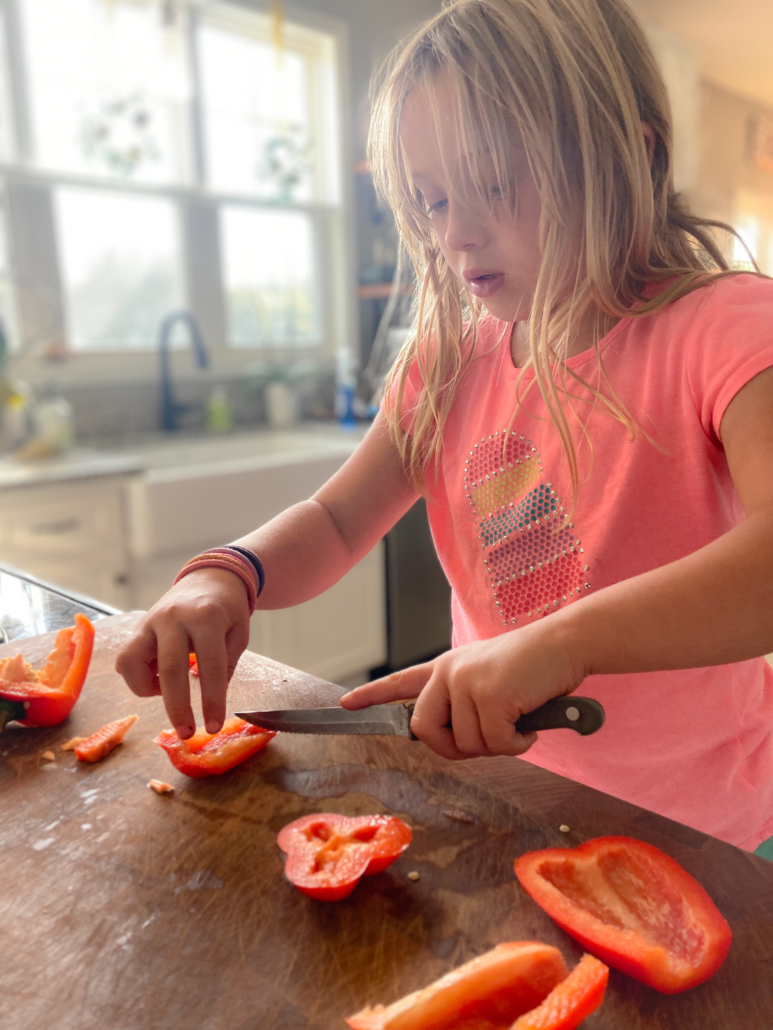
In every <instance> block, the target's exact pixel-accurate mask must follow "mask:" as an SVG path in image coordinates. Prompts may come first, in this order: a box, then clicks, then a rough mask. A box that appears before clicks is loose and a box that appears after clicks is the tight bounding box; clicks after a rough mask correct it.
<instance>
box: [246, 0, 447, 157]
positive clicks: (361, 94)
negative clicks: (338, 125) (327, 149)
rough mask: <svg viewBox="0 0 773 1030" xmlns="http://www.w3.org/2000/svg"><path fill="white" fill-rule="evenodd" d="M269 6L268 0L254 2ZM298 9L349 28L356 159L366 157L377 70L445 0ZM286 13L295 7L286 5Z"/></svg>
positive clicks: (359, 0)
mask: <svg viewBox="0 0 773 1030" xmlns="http://www.w3.org/2000/svg"><path fill="white" fill-rule="evenodd" d="M252 6H254V7H258V8H261V9H262V8H265V6H266V5H265V3H258V2H254V3H253V4H252ZM294 6H295V8H296V9H297V10H298V11H302V10H304V8H305V9H306V10H309V11H313V12H314V13H315V14H319V15H327V16H328V17H332V18H338V19H339V20H340V21H344V22H346V23H347V25H348V28H349V60H350V74H351V81H350V108H351V129H352V133H353V135H352V142H353V148H354V158H355V160H362V159H363V158H364V156H365V138H366V134H367V124H368V88H369V85H370V79H371V76H372V74H373V71H374V69H375V68H376V67H378V65H379V64H380V63H381V61H382V60H383V59H384V58H385V57H386V56H387V54H388V53H389V51H390V50H391V49H392V47H393V46H394V45H395V44H396V43H398V42H399V40H400V39H402V38H404V37H405V36H406V35H407V34H408V33H410V32H411V30H412V29H414V28H416V27H417V26H418V25H420V24H421V23H422V22H424V21H426V20H427V19H428V18H431V17H432V16H433V15H435V14H437V13H438V11H439V10H440V7H441V0H307V2H306V3H305V4H304V3H303V0H301V2H300V3H297V4H296V5H294ZM285 10H286V16H287V17H288V18H291V17H292V10H293V9H292V7H291V6H290V5H289V4H287V5H286V8H285Z"/></svg>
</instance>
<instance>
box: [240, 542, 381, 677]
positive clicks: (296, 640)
mask: <svg viewBox="0 0 773 1030" xmlns="http://www.w3.org/2000/svg"><path fill="white" fill-rule="evenodd" d="M249 649H250V651H256V652H257V653H258V654H263V655H265V656H266V657H267V658H273V659H274V660H275V661H279V662H284V663H285V664H286V665H292V666H293V667H294V668H296V669H303V671H304V672H310V673H312V675H314V676H321V677H322V678H323V679H327V680H334V681H335V680H341V679H344V678H345V677H347V676H351V675H353V674H355V673H360V672H363V671H365V670H368V669H372V668H375V667H377V666H379V665H382V664H383V663H384V661H385V660H386V604H385V584H384V552H383V545H382V544H379V545H378V547H376V548H374V550H373V551H371V553H370V554H368V555H366V556H365V558H363V559H362V561H360V562H358V563H357V565H355V566H354V568H353V569H350V570H349V572H348V573H347V574H346V575H345V576H344V577H343V579H341V580H339V582H338V583H336V584H335V586H333V587H331V588H330V589H329V590H326V591H325V593H324V594H320V596H319V597H315V598H312V600H311V601H306V602H305V603H304V604H299V605H297V606H296V607H294V608H282V609H279V610H278V611H269V612H261V611H258V612H255V614H254V615H253V617H252V625H251V629H250V643H249Z"/></svg>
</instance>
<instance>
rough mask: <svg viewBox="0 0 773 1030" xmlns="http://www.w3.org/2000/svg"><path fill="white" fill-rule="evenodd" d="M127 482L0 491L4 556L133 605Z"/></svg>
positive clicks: (107, 479)
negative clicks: (127, 525)
mask: <svg viewBox="0 0 773 1030" xmlns="http://www.w3.org/2000/svg"><path fill="white" fill-rule="evenodd" d="M126 481H127V477H122V476H101V477H96V478H94V479H78V480H70V481H67V482H64V483H61V482H59V483H46V484H43V485H39V486H30V487H19V488H18V489H4V490H2V491H0V561H4V562H6V563H7V564H9V565H13V566H15V567H16V568H19V569H21V570H23V571H25V572H29V573H31V574H32V575H33V576H38V577H39V578H41V579H45V580H47V581H48V582H50V583H53V584H55V585H57V586H60V587H62V588H64V589H65V590H67V589H69V590H74V591H77V592H78V593H81V594H85V595H87V596H88V597H93V598H95V599H96V600H98V601H103V602H104V603H105V604H108V605H111V606H112V607H114V608H120V609H122V610H125V609H127V608H130V607H131V603H132V594H131V564H130V556H129V552H128V546H127V527H126V501H125V484H126Z"/></svg>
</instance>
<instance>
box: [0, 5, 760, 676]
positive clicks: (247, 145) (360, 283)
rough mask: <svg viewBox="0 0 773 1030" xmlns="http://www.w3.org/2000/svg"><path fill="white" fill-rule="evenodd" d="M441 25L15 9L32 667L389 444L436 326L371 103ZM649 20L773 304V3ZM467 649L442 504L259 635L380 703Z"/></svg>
mask: <svg viewBox="0 0 773 1030" xmlns="http://www.w3.org/2000/svg"><path fill="white" fill-rule="evenodd" d="M439 6H440V3H439V0H389V2H388V3H386V2H383V0H308V2H307V3H306V4H305V5H304V4H302V3H299V4H297V5H292V6H291V5H290V4H284V3H280V2H277V0H275V2H271V0H266V2H259V0H249V2H248V0H229V2H219V0H0V566H2V567H4V568H5V570H6V571H5V572H3V571H0V629H2V631H3V632H4V633H5V635H6V637H9V638H14V637H17V636H22V635H26V634H28V633H30V632H35V631H42V629H43V628H45V627H46V625H47V623H46V621H45V617H44V616H45V612H44V611H43V610H42V609H43V608H44V607H45V605H46V604H47V603H49V602H48V601H46V597H48V596H49V595H46V594H44V593H40V592H39V591H37V588H36V586H35V584H34V580H36V579H41V580H43V581H45V582H47V583H49V584H53V585H54V586H55V587H56V588H58V589H59V590H61V591H63V592H64V593H67V594H71V595H72V594H74V595H75V596H76V597H84V598H86V599H89V600H90V601H91V602H93V603H95V604H96V606H97V607H100V606H101V607H102V608H103V609H104V610H105V611H109V610H113V609H117V610H131V609H145V608H148V607H150V606H151V605H152V604H153V603H154V602H155V601H156V600H157V599H158V598H159V597H160V596H161V594H162V593H163V592H164V591H165V590H166V589H167V588H168V586H169V585H170V583H171V581H172V579H173V577H174V574H175V573H176V572H177V570H178V569H179V568H180V566H181V565H182V564H183V562H184V561H185V560H186V559H187V558H188V557H190V556H191V555H193V554H195V553H196V552H198V551H199V550H202V549H203V548H205V547H207V546H213V545H215V544H219V543H225V542H228V541H229V540H232V539H234V538H235V537H237V536H240V535H242V534H243V533H245V532H247V531H248V530H249V529H251V528H253V527H254V526H256V525H258V524H260V523H261V522H263V521H265V520H267V519H269V518H271V517H272V516H273V515H275V514H277V513H278V512H279V511H280V510H282V509H283V508H284V507H286V506H287V505H289V504H292V503H295V502H296V501H298V500H301V499H302V498H304V497H306V496H308V495H309V494H310V493H311V492H313V491H314V490H315V489H316V488H317V487H318V486H319V485H321V483H322V482H324V480H325V479H326V478H327V477H328V476H329V475H331V474H332V473H333V472H334V471H335V470H336V469H337V468H338V467H340V465H341V464H342V463H343V461H345V459H346V457H347V456H348V454H350V453H351V451H352V450H353V448H354V447H355V446H356V443H357V441H358V440H359V439H361V437H362V435H363V434H364V432H365V431H366V429H367V426H368V423H369V420H370V419H371V418H372V417H373V414H374V412H375V410H376V408H377V404H378V397H379V387H380V383H381V381H382V379H383V375H384V373H385V371H386V370H387V368H388V366H389V363H390V361H391V358H392V357H393V355H394V354H395V352H396V350H397V348H399V346H400V344H401V342H402V340H403V339H404V337H405V333H406V327H407V326H408V324H409V322H410V317H411V301H412V282H411V277H410V273H409V272H408V271H402V272H398V271H397V267H398V260H397V259H398V248H397V240H396V237H395V233H394V226H393V223H392V220H391V217H390V215H389V213H388V211H387V210H386V209H385V208H384V206H383V205H382V204H381V202H380V201H379V200H378V199H377V198H376V195H375V193H374V190H373V186H372V182H371V179H370V176H369V173H368V168H367V166H366V164H365V139H366V132H367V123H368V113H369V102H368V86H369V81H370V77H371V74H372V72H373V69H374V67H376V66H377V64H378V63H379V62H380V60H381V59H382V58H383V57H384V56H385V55H386V54H387V53H388V51H389V50H390V49H391V47H392V46H393V45H394V44H395V43H396V42H397V41H398V40H399V39H400V38H401V37H403V36H405V35H406V34H407V33H408V32H410V30H411V29H412V28H413V27H414V26H415V25H417V24H418V23H419V22H421V21H423V20H424V19H426V18H427V17H429V16H431V15H432V14H434V13H435V12H436V11H437V10H438V9H439ZM632 6H633V7H634V9H635V11H636V13H637V14H638V15H639V16H640V17H641V18H642V20H643V21H644V23H645V26H646V29H647V32H648V34H649V37H650V39H651V42H652V44H653V46H654V48H655V51H656V54H657V56H658V58H659V60H660V63H661V66H662V69H663V72H664V75H665V78H666V81H667V84H668V87H669V91H670V95H671V101H672V106H673V112H674V120H675V129H676V148H677V152H676V178H677V187H678V188H679V189H681V190H682V191H684V193H685V194H686V195H687V197H688V198H689V200H690V202H691V204H692V206H693V208H694V209H695V210H697V211H698V212H699V213H701V214H703V215H706V216H711V217H716V218H719V219H722V220H724V221H729V222H731V223H732V224H734V225H735V226H736V227H737V229H738V230H739V232H740V235H741V237H742V239H743V243H741V242H739V241H732V240H730V241H726V245H727V247H728V253H729V257H730V258H731V259H732V260H733V261H734V262H735V264H736V265H737V266H738V267H739V268H751V267H752V264H751V259H752V258H753V259H754V260H756V261H757V263H758V265H759V267H760V268H761V269H762V270H763V271H765V272H768V273H771V274H773V3H771V0H700V2H699V0H634V2H633V3H632ZM9 570H10V571H9ZM14 570H15V574H14ZM36 606H37V607H36ZM449 634H450V615H449V592H448V586H447V583H446V581H445V579H444V577H443V575H442V572H441V571H440V569H439V566H438V565H437V561H436V559H435V557H434V552H433V550H432V544H431V540H430V537H429V531H428V528H427V522H426V515H425V513H424V510H423V507H422V504H421V502H420V503H419V504H418V505H417V506H416V507H415V508H414V509H413V510H412V511H411V512H409V513H408V515H406V516H405V518H404V519H403V520H402V521H401V522H400V523H399V524H398V525H397V526H396V527H395V528H394V529H393V530H392V532H391V533H390V534H389V535H388V537H387V539H386V541H385V542H384V544H383V545H382V546H380V547H379V548H377V549H376V550H375V551H374V552H373V553H372V554H371V555H369V556H368V557H367V558H366V559H364V560H363V561H362V562H361V563H360V564H359V565H358V566H357V567H355V569H353V570H352V571H351V572H350V573H349V574H348V575H347V576H346V577H345V578H344V580H342V581H341V583H339V584H338V585H337V586H335V587H334V588H333V589H332V590H330V591H328V592H327V594H325V595H324V596H323V597H321V598H317V599H316V600H314V601H311V602H308V603H307V604H304V605H301V606H299V607H298V608H295V609H288V610H284V611H279V612H259V613H256V615H255V616H254V618H253V626H252V634H251V638H250V647H251V649H253V650H256V651H259V652H261V653H263V654H266V655H268V656H270V657H273V658H276V659H278V660H280V661H283V662H286V663H287V664H290V665H294V666H297V667H299V668H303V669H305V670H306V671H308V672H312V673H315V674H317V675H320V676H324V677H326V678H329V679H336V680H339V681H341V682H343V681H346V682H348V683H350V684H351V683H354V682H359V681H361V680H363V679H365V678H367V676H368V675H370V674H371V673H372V671H373V670H375V669H380V670H383V669H393V668H399V667H402V666H404V665H406V664H410V663H412V662H415V661H419V660H421V659H424V658H427V657H430V656H432V655H433V654H436V653H438V652H439V651H442V650H444V649H445V648H446V647H448V646H449V643H450V636H449Z"/></svg>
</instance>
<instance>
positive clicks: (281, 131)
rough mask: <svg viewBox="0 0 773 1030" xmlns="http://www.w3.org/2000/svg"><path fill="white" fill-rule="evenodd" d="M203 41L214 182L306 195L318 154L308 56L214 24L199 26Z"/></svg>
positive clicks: (271, 194) (242, 189) (287, 196)
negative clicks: (280, 49)
mask: <svg viewBox="0 0 773 1030" xmlns="http://www.w3.org/2000/svg"><path fill="white" fill-rule="evenodd" d="M260 21H267V19H261V20H260ZM257 23H258V20H257V19H256V24H257ZM198 46H199V61H200V68H201V92H202V105H203V111H204V130H205V131H204V135H205V151H206V168H207V178H208V181H209V184H210V185H211V186H212V187H213V188H214V189H217V190H223V191H229V192H236V193H248V194H254V195H256V196H260V197H266V198H273V199H279V200H300V201H303V200H308V199H309V197H310V196H311V168H312V162H313V159H314V141H313V139H312V132H311V118H310V113H309V84H308V59H307V58H306V57H305V56H303V55H302V54H300V53H298V52H294V51H293V50H290V49H288V48H285V49H284V50H283V51H282V52H281V53H278V52H277V50H276V49H275V47H274V46H273V45H272V44H271V42H270V41H268V40H262V39H260V38H257V39H256V38H254V37H251V36H250V35H247V34H243V33H242V32H240V31H238V30H236V29H234V30H231V29H228V28H225V27H221V26H215V25H211V24H208V23H204V24H202V25H201V26H200V28H199V32H198Z"/></svg>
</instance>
